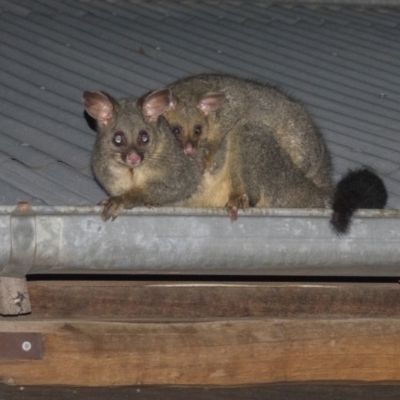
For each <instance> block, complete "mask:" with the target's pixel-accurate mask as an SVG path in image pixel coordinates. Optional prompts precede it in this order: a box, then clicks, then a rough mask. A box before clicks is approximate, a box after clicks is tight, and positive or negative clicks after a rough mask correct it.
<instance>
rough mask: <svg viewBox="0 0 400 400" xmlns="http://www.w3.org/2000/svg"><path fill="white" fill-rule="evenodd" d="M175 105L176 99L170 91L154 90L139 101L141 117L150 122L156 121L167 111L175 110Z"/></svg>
mask: <svg viewBox="0 0 400 400" xmlns="http://www.w3.org/2000/svg"><path fill="white" fill-rule="evenodd" d="M177 104H178V99H177V97H176V96H175V95H174V94H173V93H172V92H171V89H161V90H156V91H154V92H151V93H150V94H148V95H147V96H145V97H144V98H142V99H140V100H139V105H140V108H141V109H142V113H143V115H144V116H145V117H147V118H148V119H149V120H150V121H151V120H154V119H157V118H158V117H159V116H160V115H162V114H164V113H166V112H167V111H170V110H173V109H175V107H176V106H177Z"/></svg>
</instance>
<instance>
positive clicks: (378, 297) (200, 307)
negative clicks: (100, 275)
mask: <svg viewBox="0 0 400 400" xmlns="http://www.w3.org/2000/svg"><path fill="white" fill-rule="evenodd" d="M29 293H30V297H31V303H32V312H33V315H35V316H41V317H43V318H59V317H60V316H62V317H64V318H93V317H95V316H99V318H108V319H110V318H146V319H154V318H174V319H177V318H231V317H233V318H237V317H240V318H242V317H264V316H268V317H279V318H291V317H295V318H299V317H306V318H307V317H310V316H311V317H314V318H316V317H328V316H329V317H335V318H340V317H374V318H375V317H391V316H393V317H395V316H398V315H399V314H400V285H399V284H398V283H307V282H305V283H279V282H277V283H272V282H258V283H254V282H165V281H164V282H137V281H111V280H110V281H37V282H29Z"/></svg>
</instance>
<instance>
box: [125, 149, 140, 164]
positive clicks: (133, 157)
mask: <svg viewBox="0 0 400 400" xmlns="http://www.w3.org/2000/svg"><path fill="white" fill-rule="evenodd" d="M125 161H126V163H127V164H129V165H132V167H134V166H136V165H139V164H140V163H141V161H142V158H141V157H140V155H139V154H138V153H136V151H133V150H132V151H130V152H129V153H128V154H127V155H126V158H125Z"/></svg>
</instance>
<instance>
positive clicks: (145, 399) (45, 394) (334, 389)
mask: <svg viewBox="0 0 400 400" xmlns="http://www.w3.org/2000/svg"><path fill="white" fill-rule="evenodd" d="M0 398H1V399H2V400H53V399H55V398H57V400H130V399H140V400H159V399H163V400H164V399H165V400H187V399H191V400H243V399H250V400H253V399H254V400H258V399H268V400H344V399H345V400H349V399H351V400H398V399H399V398H400V386H395V385H315V384H308V385H294V384H289V385H278V384H274V385H264V386H251V387H240V388H210V387H205V388H198V387H195V388H193V387H191V388H188V387H143V386H134V387H120V388H82V387H60V386H57V387H49V386H45V387H43V386H39V387H34V386H30V387H29V386H28V387H20V386H6V385H0Z"/></svg>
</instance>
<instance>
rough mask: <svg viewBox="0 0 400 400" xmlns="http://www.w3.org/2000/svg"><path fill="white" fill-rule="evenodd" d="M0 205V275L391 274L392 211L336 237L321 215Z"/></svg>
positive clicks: (364, 216)
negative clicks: (114, 214) (109, 217)
mask: <svg viewBox="0 0 400 400" xmlns="http://www.w3.org/2000/svg"><path fill="white" fill-rule="evenodd" d="M100 212H101V208H100V207H30V206H29V205H27V204H26V203H21V204H20V205H19V206H18V207H17V208H15V207H9V206H6V207H0V235H1V237H2V241H1V242H0V276H3V277H17V278H21V277H24V276H26V275H27V274H42V273H46V274H53V273H66V274H70V273H107V274H108V273H110V274H111V273H113V274H115V273H118V274H119V273H125V274H204V275H206V274H216V275H219V274H225V275H228V274H235V275H255V274H257V275H258V274H259V275H304V276H400V210H380V211H375V210H368V211H367V210H362V211H359V212H358V213H357V214H356V215H357V217H356V218H354V220H353V225H352V227H351V232H350V233H349V234H348V235H346V236H342V237H338V236H337V235H335V234H334V233H333V232H332V231H331V229H330V227H329V218H330V211H329V210H316V209H310V210H308V209H307V210H306V209H296V210H285V209H263V210H261V209H250V210H248V211H246V212H242V213H240V214H239V218H238V220H237V221H235V222H231V221H230V219H229V218H228V216H227V214H226V212H225V211H224V210H214V209H185V208H153V209H149V208H135V209H133V210H129V211H125V212H124V213H123V214H122V215H120V216H119V217H118V218H117V219H116V220H115V221H113V222H106V223H105V222H103V221H102V220H101V218H100Z"/></svg>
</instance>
